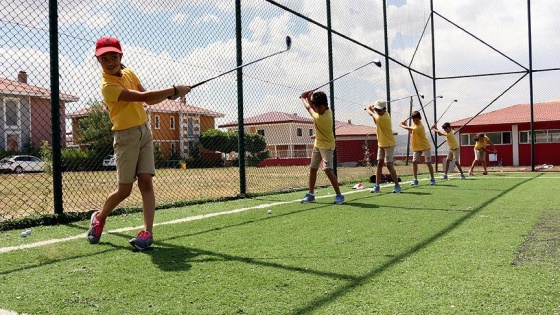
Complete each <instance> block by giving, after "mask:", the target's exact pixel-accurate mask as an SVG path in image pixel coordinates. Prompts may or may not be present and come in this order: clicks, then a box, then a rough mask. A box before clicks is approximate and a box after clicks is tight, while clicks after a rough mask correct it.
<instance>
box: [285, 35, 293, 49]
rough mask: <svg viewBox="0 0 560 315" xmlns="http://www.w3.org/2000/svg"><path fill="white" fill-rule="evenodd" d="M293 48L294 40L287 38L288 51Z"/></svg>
mask: <svg viewBox="0 0 560 315" xmlns="http://www.w3.org/2000/svg"><path fill="white" fill-rule="evenodd" d="M290 48H292V38H291V37H290V36H286V50H290Z"/></svg>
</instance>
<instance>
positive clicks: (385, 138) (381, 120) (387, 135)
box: [373, 112, 397, 148]
mask: <svg viewBox="0 0 560 315" xmlns="http://www.w3.org/2000/svg"><path fill="white" fill-rule="evenodd" d="M373 120H374V121H375V125H376V126H377V143H378V146H379V147H381V148H387V147H392V146H395V145H397V141H396V140H395V135H393V128H392V126H391V115H389V113H387V112H386V113H385V114H383V115H378V114H377V113H374V114H373Z"/></svg>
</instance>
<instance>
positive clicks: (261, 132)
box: [257, 129, 264, 137]
mask: <svg viewBox="0 0 560 315" xmlns="http://www.w3.org/2000/svg"><path fill="white" fill-rule="evenodd" d="M257 134H259V135H261V136H263V137H264V129H258V130H257Z"/></svg>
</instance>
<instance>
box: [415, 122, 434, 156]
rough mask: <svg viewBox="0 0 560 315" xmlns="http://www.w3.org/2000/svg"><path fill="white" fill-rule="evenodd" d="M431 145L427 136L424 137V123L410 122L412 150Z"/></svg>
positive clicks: (425, 148) (422, 149)
mask: <svg viewBox="0 0 560 315" xmlns="http://www.w3.org/2000/svg"><path fill="white" fill-rule="evenodd" d="M431 147H432V145H431V144H430V141H428V138H426V130H425V129H424V125H422V123H419V124H418V125H417V124H415V123H412V151H415V152H416V151H424V150H428V149H430V148H431Z"/></svg>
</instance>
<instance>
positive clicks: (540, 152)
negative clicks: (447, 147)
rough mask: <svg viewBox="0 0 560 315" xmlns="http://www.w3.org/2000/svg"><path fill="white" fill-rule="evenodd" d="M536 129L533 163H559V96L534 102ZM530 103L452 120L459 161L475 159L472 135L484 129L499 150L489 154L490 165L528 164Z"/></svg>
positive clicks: (529, 157)
mask: <svg viewBox="0 0 560 315" xmlns="http://www.w3.org/2000/svg"><path fill="white" fill-rule="evenodd" d="M533 105H534V106H533V121H534V127H533V128H534V132H535V156H534V163H535V165H541V164H551V165H560V154H554V153H553V152H558V151H559V150H560V100H557V101H550V102H543V103H535V104H533ZM530 121H531V107H530V104H517V105H513V106H510V107H506V108H502V109H499V110H495V111H491V112H488V113H483V114H480V115H478V116H476V117H474V118H472V119H471V118H466V119H461V120H458V121H455V122H452V123H451V126H452V128H453V129H455V130H456V129H458V128H461V127H462V128H461V129H460V130H459V133H458V139H460V144H461V164H462V165H470V163H471V162H472V160H473V159H474V149H473V147H474V136H475V135H476V134H479V133H485V134H486V136H488V137H489V138H490V140H492V142H493V143H494V144H495V146H496V149H497V151H498V153H497V155H493V156H489V159H487V161H488V163H489V165H493V164H495V165H498V164H501V165H504V166H530V165H531V143H530V141H531V136H530V132H531V125H530Z"/></svg>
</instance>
